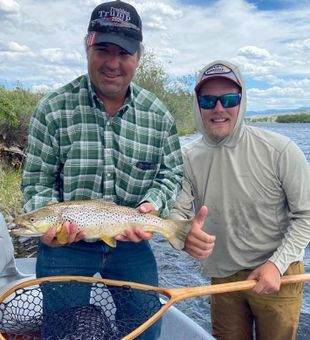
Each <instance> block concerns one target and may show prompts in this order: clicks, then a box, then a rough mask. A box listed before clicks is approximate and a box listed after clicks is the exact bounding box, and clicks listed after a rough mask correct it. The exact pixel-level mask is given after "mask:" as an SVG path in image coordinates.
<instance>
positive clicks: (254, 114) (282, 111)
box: [245, 107, 310, 118]
mask: <svg viewBox="0 0 310 340" xmlns="http://www.w3.org/2000/svg"><path fill="white" fill-rule="evenodd" d="M300 112H307V113H308V112H309V113H310V107H300V108H298V109H274V110H264V111H246V113H245V117H247V118H252V117H270V116H281V115H287V114H295V113H296V114H297V113H300Z"/></svg>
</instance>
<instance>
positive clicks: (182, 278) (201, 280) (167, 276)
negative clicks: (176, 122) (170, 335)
mask: <svg viewBox="0 0 310 340" xmlns="http://www.w3.org/2000/svg"><path fill="white" fill-rule="evenodd" d="M251 125H253V126H259V127H262V128H265V129H268V130H272V131H275V132H278V133H281V134H283V135H286V136H287V137H289V138H291V139H292V140H293V141H294V142H295V143H296V144H297V145H299V147H300V148H301V149H302V151H303V152H304V154H305V156H306V158H307V160H308V162H309V164H310V124H284V123H283V124H279V123H256V124H251ZM197 137H198V134H195V135H191V136H186V137H181V143H182V145H184V144H186V143H188V142H190V141H191V140H193V139H195V138H197ZM151 244H152V247H153V249H154V252H155V255H156V258H157V263H158V269H159V276H160V286H163V287H191V286H200V285H207V284H209V279H208V278H207V277H205V276H203V275H202V273H201V269H200V265H199V262H198V261H197V260H195V259H193V258H191V257H190V256H189V255H187V254H186V253H185V252H178V251H175V250H174V249H173V248H172V247H171V246H170V245H169V244H168V243H167V242H166V241H165V240H163V239H162V238H161V237H160V236H158V235H157V234H156V235H155V237H154V241H152V243H151ZM305 268H306V272H308V273H310V245H308V247H307V249H306V254H305ZM176 307H178V308H179V309H180V310H181V311H183V312H184V313H185V314H187V315H188V316H189V317H191V318H192V319H194V320H195V321H196V322H197V323H198V324H199V325H201V326H202V327H203V328H205V329H208V330H210V309H209V298H208V297H198V298H192V299H188V300H184V301H181V302H179V303H178V304H177V305H176ZM306 339H310V282H309V283H306V284H305V291H304V302H303V306H302V314H301V320H300V323H299V330H298V340H306Z"/></svg>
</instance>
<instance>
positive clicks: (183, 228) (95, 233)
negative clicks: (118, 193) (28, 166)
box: [12, 199, 191, 250]
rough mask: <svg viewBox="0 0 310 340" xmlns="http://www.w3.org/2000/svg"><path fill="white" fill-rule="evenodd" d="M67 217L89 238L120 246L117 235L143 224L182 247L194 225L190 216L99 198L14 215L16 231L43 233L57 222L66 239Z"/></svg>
mask: <svg viewBox="0 0 310 340" xmlns="http://www.w3.org/2000/svg"><path fill="white" fill-rule="evenodd" d="M65 221H70V222H74V223H76V225H77V227H78V230H79V231H81V230H83V231H84V232H85V233H86V236H85V241H96V240H99V239H101V240H102V241H103V242H105V243H106V244H108V245H109V246H110V247H116V240H115V239H114V237H115V236H116V235H118V234H123V232H124V230H125V229H129V228H134V227H136V226H139V227H141V228H142V229H143V230H145V231H149V232H154V233H159V234H161V235H162V236H163V237H164V238H166V239H167V240H168V241H169V242H170V243H171V245H172V246H173V247H174V248H176V249H178V250H180V249H182V248H183V247H184V242H185V239H186V236H187V233H188V231H189V229H190V226H191V221H188V220H169V219H163V218H160V217H159V216H157V215H155V214H149V213H148V214H142V213H139V212H138V210H137V209H134V208H129V207H125V206H120V205H117V204H115V203H113V202H107V201H104V200H102V199H96V200H85V201H65V202H61V203H54V204H49V205H47V206H45V207H43V208H40V209H37V210H34V211H32V212H29V213H26V214H23V215H20V216H18V217H16V218H15V219H14V223H15V224H16V228H15V229H13V230H12V232H13V233H14V234H15V235H19V236H42V235H43V234H44V233H46V232H47V230H48V229H49V228H50V227H51V226H55V227H56V230H57V238H58V241H59V242H60V243H66V237H62V236H63V235H62V233H61V226H62V224H63V222H65ZM58 236H59V237H58Z"/></svg>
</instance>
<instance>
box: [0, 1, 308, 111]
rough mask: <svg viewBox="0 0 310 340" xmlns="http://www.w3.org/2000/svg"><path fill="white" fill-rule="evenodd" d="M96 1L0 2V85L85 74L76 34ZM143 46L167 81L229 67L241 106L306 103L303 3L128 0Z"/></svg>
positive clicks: (31, 84) (37, 87)
mask: <svg viewBox="0 0 310 340" xmlns="http://www.w3.org/2000/svg"><path fill="white" fill-rule="evenodd" d="M100 2H101V1H97V0H53V1H52V0H42V1H40V0H0V24H1V30H0V86H1V85H2V86H5V87H6V88H11V87H12V86H23V87H26V88H29V89H31V90H32V91H42V90H44V91H48V90H51V89H54V88H57V87H59V86H61V85H64V84H65V83H67V82H69V81H71V80H72V79H74V78H75V77H78V76H79V75H80V74H82V73H85V72H86V56H85V52H84V48H83V38H84V36H85V34H86V29H87V25H88V21H89V17H90V14H91V11H92V9H93V8H94V7H95V6H96V5H97V4H99V3H100ZM128 2H129V3H131V4H133V5H134V6H135V7H136V8H137V10H138V12H139V13H140V15H141V17H142V21H143V35H144V45H145V48H146V50H147V51H151V52H152V53H154V54H155V55H156V56H157V58H158V60H159V61H160V62H161V64H162V65H163V68H164V70H165V71H166V72H167V73H168V74H169V75H170V77H171V79H182V77H184V78H187V79H188V77H189V76H190V75H191V76H193V77H194V76H195V74H196V73H197V72H198V71H199V70H200V69H201V68H202V67H204V66H205V65H206V64H207V63H209V62H211V61H213V60H215V59H224V60H228V61H231V62H233V63H235V64H237V65H238V66H239V67H240V68H241V70H242V73H243V75H244V78H245V80H246V84H247V89H248V109H249V110H255V111H261V110H266V109H290V108H292V109H296V108H299V107H310V20H309V17H310V1H309V0H299V1H296V0H273V1H271V0H270V1H262V0H247V1H246V0H205V1H203V0H194V1H193V0H156V1H155V0H152V1H147V0H133V1H131V0H128Z"/></svg>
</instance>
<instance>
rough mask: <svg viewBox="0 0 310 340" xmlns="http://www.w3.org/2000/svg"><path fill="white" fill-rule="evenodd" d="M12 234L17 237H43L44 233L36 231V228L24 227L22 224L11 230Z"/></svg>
mask: <svg viewBox="0 0 310 340" xmlns="http://www.w3.org/2000/svg"><path fill="white" fill-rule="evenodd" d="M11 231H12V233H13V234H14V235H16V236H28V235H30V236H38V237H39V236H42V235H44V233H40V232H38V231H37V230H36V228H35V227H34V226H31V225H29V226H24V225H20V224H15V227H13V228H12V229H11Z"/></svg>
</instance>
